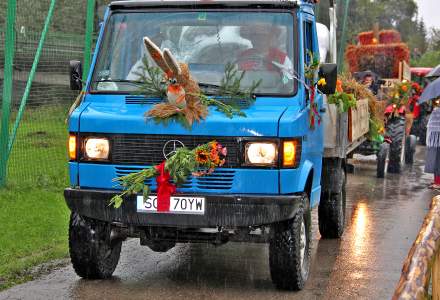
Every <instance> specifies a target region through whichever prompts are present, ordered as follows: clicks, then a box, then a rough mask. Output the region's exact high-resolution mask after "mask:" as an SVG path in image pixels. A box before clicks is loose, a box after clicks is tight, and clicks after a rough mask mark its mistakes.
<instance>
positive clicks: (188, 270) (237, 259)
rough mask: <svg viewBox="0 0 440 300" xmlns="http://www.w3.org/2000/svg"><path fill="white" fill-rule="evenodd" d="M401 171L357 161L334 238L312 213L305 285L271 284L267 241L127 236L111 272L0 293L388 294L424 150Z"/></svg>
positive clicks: (424, 204) (416, 206) (421, 200)
mask: <svg viewBox="0 0 440 300" xmlns="http://www.w3.org/2000/svg"><path fill="white" fill-rule="evenodd" d="M417 158H418V160H417V162H416V164H415V166H413V167H412V168H406V169H405V171H404V174H403V175H400V176H399V175H393V174H390V175H387V178H386V179H385V180H383V179H376V178H375V168H374V165H372V164H368V163H356V169H355V173H354V174H350V175H349V178H348V185H347V199H348V203H347V211H346V214H347V224H346V231H345V233H344V236H343V238H342V239H341V240H321V239H320V236H319V233H318V231H317V228H318V226H317V225H318V224H317V222H318V220H317V212H316V210H315V211H314V213H313V223H314V224H313V226H314V240H313V251H312V270H311V276H310V279H309V281H308V282H307V285H306V288H305V289H304V290H303V291H301V292H297V293H292V292H281V291H277V290H276V289H275V288H274V287H273V285H272V283H271V280H270V273H269V266H268V248H267V246H266V245H260V244H241V243H229V244H226V245H224V246H220V247H215V246H212V245H201V244H194V245H185V244H180V245H178V246H177V247H175V248H174V249H172V250H170V251H168V252H167V253H154V252H152V251H151V250H149V249H148V248H147V247H141V246H139V242H138V241H137V240H129V241H128V242H126V243H125V244H124V246H123V252H122V255H121V260H120V263H119V265H118V268H117V269H116V272H115V276H114V277H113V278H112V279H111V280H98V281H86V280H81V279H79V278H78V277H77V276H76V275H75V273H74V272H73V270H72V268H71V267H70V266H68V267H64V268H61V269H58V270H55V271H54V272H52V273H51V274H49V275H46V276H44V277H42V278H40V279H38V280H35V281H32V282H28V283H25V284H22V285H19V286H16V287H14V288H12V289H9V290H7V291H4V292H2V293H0V299H131V300H133V299H192V300H195V299H253V300H257V299H321V298H324V299H353V298H368V299H387V298H390V296H391V295H392V293H393V290H394V287H395V285H396V284H397V281H398V279H399V277H400V271H401V268H402V263H403V260H404V258H405V257H406V255H407V252H408V250H409V248H410V246H411V244H412V242H413V240H414V238H415V237H416V235H417V232H418V230H419V228H420V225H421V223H422V221H423V217H424V215H425V214H426V212H427V209H428V206H429V202H430V200H431V198H432V197H433V196H434V193H433V192H432V191H429V190H427V189H426V186H427V184H428V182H429V181H430V179H431V178H430V176H429V175H427V174H423V172H422V166H421V164H422V159H423V153H418V155H417Z"/></svg>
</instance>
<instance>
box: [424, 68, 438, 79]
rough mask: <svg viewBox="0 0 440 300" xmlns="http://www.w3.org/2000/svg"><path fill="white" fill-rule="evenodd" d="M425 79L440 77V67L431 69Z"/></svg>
mask: <svg viewBox="0 0 440 300" xmlns="http://www.w3.org/2000/svg"><path fill="white" fill-rule="evenodd" d="M425 77H428V78H429V77H440V65H438V66H437V67H435V68H434V69H432V70H431V72H429V73H428V74H426V76H425Z"/></svg>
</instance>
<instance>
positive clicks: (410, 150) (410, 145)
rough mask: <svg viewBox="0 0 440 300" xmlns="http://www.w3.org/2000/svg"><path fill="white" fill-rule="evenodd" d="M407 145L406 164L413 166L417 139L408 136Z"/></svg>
mask: <svg viewBox="0 0 440 300" xmlns="http://www.w3.org/2000/svg"><path fill="white" fill-rule="evenodd" d="M405 143H406V145H405V164H407V165H412V164H413V163H414V154H415V153H416V145H417V138H416V137H415V136H414V135H408V136H407V137H406V141H405Z"/></svg>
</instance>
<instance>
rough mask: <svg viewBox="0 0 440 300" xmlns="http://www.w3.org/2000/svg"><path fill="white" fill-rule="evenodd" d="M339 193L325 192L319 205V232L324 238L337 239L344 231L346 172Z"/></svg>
mask: <svg viewBox="0 0 440 300" xmlns="http://www.w3.org/2000/svg"><path fill="white" fill-rule="evenodd" d="M342 180H344V183H343V184H342V188H341V190H340V191H339V193H332V192H323V193H322V194H321V201H320V203H319V207H318V223H319V233H320V234H321V236H322V237H323V238H324V239H337V238H340V237H341V236H342V234H343V233H344V225H345V206H346V193H345V182H346V179H345V172H343V179H342Z"/></svg>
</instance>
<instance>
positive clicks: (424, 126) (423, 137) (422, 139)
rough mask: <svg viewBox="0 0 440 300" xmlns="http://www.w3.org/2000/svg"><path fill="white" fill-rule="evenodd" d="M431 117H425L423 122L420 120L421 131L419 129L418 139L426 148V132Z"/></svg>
mask: <svg viewBox="0 0 440 300" xmlns="http://www.w3.org/2000/svg"><path fill="white" fill-rule="evenodd" d="M428 121H429V115H424V116H423V117H422V120H420V124H419V129H418V135H417V136H418V137H419V144H420V145H422V146H426V130H427V127H428Z"/></svg>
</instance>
